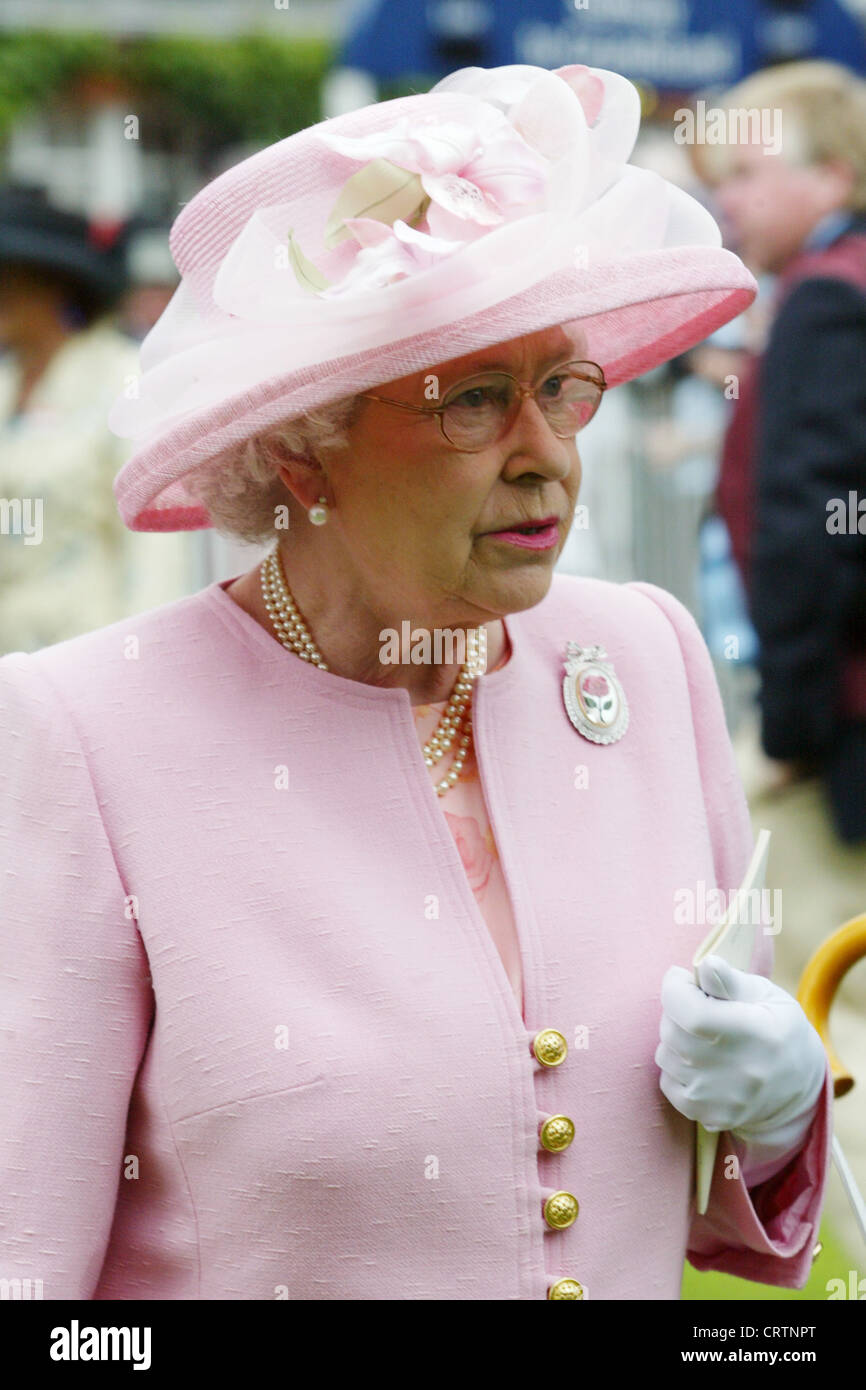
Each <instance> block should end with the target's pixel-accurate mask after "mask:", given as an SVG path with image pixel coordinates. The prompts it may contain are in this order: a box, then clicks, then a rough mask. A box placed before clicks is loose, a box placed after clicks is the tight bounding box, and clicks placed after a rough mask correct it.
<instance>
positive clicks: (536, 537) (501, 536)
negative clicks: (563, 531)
mask: <svg viewBox="0 0 866 1390" xmlns="http://www.w3.org/2000/svg"><path fill="white" fill-rule="evenodd" d="M487 537H488V539H489V540H494V541H505V542H506V543H507V544H508V545H521V546H523V548H524V549H525V550H551V549H552V548H553V546H555V545H556V543H557V541H558V540H559V523H558V522H557V521H548V522H546V523H545V524H543V525H541V526H538V527H535V528H533V529H532V530H530V529H529V528H528V527H522V528H521V530H519V531H488V532H487Z"/></svg>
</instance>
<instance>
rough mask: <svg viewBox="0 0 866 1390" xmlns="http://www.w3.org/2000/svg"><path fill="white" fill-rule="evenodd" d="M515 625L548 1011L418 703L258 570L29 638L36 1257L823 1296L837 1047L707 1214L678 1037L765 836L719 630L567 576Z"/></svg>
mask: <svg viewBox="0 0 866 1390" xmlns="http://www.w3.org/2000/svg"><path fill="white" fill-rule="evenodd" d="M507 626H508V630H509V635H510V638H511V643H512V647H513V652H512V657H511V660H510V661H509V662H508V663H507V665H506V666H504V667H503V668H502V669H500V670H498V671H495V672H491V673H489V674H487V675H485V676H483V677H482V678H481V679H480V681H479V683H478V686H477V690H476V704H475V715H474V726H475V731H476V746H477V752H478V761H479V768H480V775H481V778H482V781H483V787H484V792H485V797H486V801H487V804H488V809H489V813H490V821H491V825H492V828H493V831H494V834H495V837H496V841H497V844H498V846H499V850H500V856H501V860H502V865H503V870H504V874H505V878H506V882H507V885H508V890H509V893H510V896H511V900H512V903H513V907H514V913H515V922H516V926H517V931H518V935H519V940H520V950H521V961H522V971H523V979H524V989H525V995H524V997H525V1008H524V1016H521V1012H520V1009H519V1007H518V1005H517V1002H516V1000H515V996H514V993H513V991H512V988H511V986H510V984H509V981H508V977H507V975H506V972H505V969H504V967H503V965H502V962H501V959H500V957H499V955H498V952H497V950H496V948H495V945H494V943H493V941H492V939H491V936H490V933H489V932H488V930H487V928H486V926H485V923H484V920H483V918H482V916H481V914H480V911H479V909H478V906H477V904H476V902H475V900H474V898H473V894H472V892H471V889H470V886H469V883H468V880H467V878H466V875H465V872H464V870H463V867H462V864H461V862H460V858H459V855H458V853H457V849H456V847H455V844H454V841H453V839H452V837H451V835H450V834H449V831H448V827H447V824H446V822H445V819H444V816H443V811H442V805H441V802H440V801H439V800H438V799H437V797H436V795H435V793H434V790H433V786H432V783H431V780H430V777H429V773H428V770H427V769H426V768H425V766H424V764H423V760H422V759H421V755H420V751H419V746H418V742H417V738H416V734H415V728H414V721H413V717H412V710H411V706H410V704H409V699H408V695H407V693H406V692H405V691H404V690H402V689H398V688H390V689H386V688H379V687H372V686H368V685H364V684H361V683H358V682H354V681H349V680H345V679H343V678H341V677H339V676H335V675H333V674H332V673H329V672H323V671H320V670H318V669H317V668H315V667H313V666H310V665H308V664H306V663H303V662H300V661H298V659H297V658H296V657H295V656H294V655H293V654H292V653H290V652H287V651H286V650H285V649H284V648H283V647H282V646H281V645H280V644H279V643H278V642H276V641H275V640H274V639H272V638H271V637H270V636H269V635H268V634H267V633H266V632H265V631H264V630H263V629H262V628H260V627H259V626H258V624H256V623H255V622H254V621H253V619H252V618H250V617H249V616H248V615H247V614H246V613H244V612H243V611H242V610H241V609H239V608H238V607H237V605H236V604H235V603H234V602H233V600H232V599H231V598H230V597H229V596H228V595H227V594H226V593H225V591H224V589H223V588H222V587H221V586H220V585H218V584H213V585H211V586H210V587H208V588H206V589H204V590H202V591H201V592H200V593H198V594H195V595H194V596H192V597H190V598H185V599H182V600H181V601H179V602H175V603H170V604H168V605H166V606H164V607H162V608H158V609H155V610H152V611H150V612H148V613H146V614H143V615H141V616H140V617H138V618H136V619H133V620H128V621H124V622H121V623H117V624H114V625H112V626H110V627H106V628H102V629H100V630H98V631H95V632H92V633H89V634H86V635H85V636H81V637H77V638H75V639H74V640H71V641H68V642H63V643H60V644H58V645H56V646H53V647H48V648H45V649H43V650H42V651H39V652H37V653H34V654H31V655H24V654H20V653H19V654H12V655H9V656H7V657H5V658H4V659H3V660H2V661H0V768H2V769H3V777H4V782H5V786H4V789H3V794H2V817H0V885H2V895H3V896H2V909H0V949H2V991H3V1015H2V1031H0V1043H2V1061H0V1233H2V1244H0V1275H2V1276H4V1277H7V1278H8V1277H14V1276H18V1277H21V1278H30V1279H41V1280H42V1281H43V1290H44V1297H45V1298H47V1299H60V1298H69V1297H72V1298H83V1299H134V1298H144V1299H275V1298H276V1299H278V1298H292V1299H305V1300H314V1299H336V1300H346V1299H353V1300H366V1299H370V1300H372V1299H389V1300H390V1299H397V1300H402V1299H449V1300H462V1299H470V1300H474V1299H489V1300H499V1299H547V1298H551V1297H562V1296H568V1297H580V1296H581V1293H582V1295H583V1297H588V1298H593V1299H645V1298H649V1299H676V1298H677V1297H678V1296H679V1289H680V1280H681V1275H682V1265H683V1258H684V1256H687V1257H688V1259H689V1260H690V1261H691V1262H692V1264H693V1265H695V1266H697V1267H698V1268H699V1269H707V1268H715V1269H719V1270H726V1271H729V1272H731V1273H735V1274H740V1275H744V1276H745V1277H747V1278H749V1279H754V1280H759V1281H763V1282H767V1283H770V1284H777V1285H784V1286H787V1287H791V1288H797V1287H801V1286H802V1285H803V1284H804V1282H805V1280H806V1278H807V1275H808V1272H809V1268H810V1262H811V1256H812V1249H813V1246H814V1243H815V1240H816V1237H817V1226H818V1220H819V1215H820V1210H821V1204H822V1200H823V1193H824V1186H825V1182H826V1177H827V1171H828V1162H829V1147H830V1131H831V1104H832V1086H831V1081H830V1073H829V1068H828V1073H827V1080H826V1083H825V1089H824V1093H823V1096H822V1099H821V1103H820V1105H819V1106H818V1109H817V1112H816V1116H815V1119H814V1120H813V1123H812V1127H811V1129H810V1131H809V1134H808V1136H807V1138H806V1141H805V1143H804V1145H803V1147H802V1148H801V1150H800V1152H799V1153H798V1154H797V1155H795V1157H794V1158H793V1159H792V1160H791V1161H790V1162H789V1163H788V1164H787V1165H786V1166H785V1167H784V1168H783V1169H782V1170H781V1171H780V1172H779V1173H778V1174H777V1175H776V1176H775V1177H772V1178H770V1179H768V1180H767V1181H766V1182H764V1183H763V1184H762V1185H760V1186H757V1187H753V1188H751V1189H748V1188H747V1187H746V1185H745V1182H744V1180H743V1178H742V1177H740V1178H736V1177H734V1178H730V1177H726V1176H725V1158H726V1155H728V1154H729V1153H731V1152H732V1151H733V1149H732V1142H733V1141H732V1140H731V1138H730V1136H728V1135H723V1136H722V1138H721V1142H720V1144H719V1152H718V1158H717V1164H716V1170H715V1174H714V1178H713V1188H712V1194H711V1202H710V1207H709V1210H708V1212H707V1214H706V1216H704V1217H698V1216H697V1215H696V1213H695V1209H694V1203H693V1198H692V1190H693V1145H694V1126H693V1125H692V1124H691V1123H690V1122H689V1121H688V1120H687V1119H685V1118H684V1117H683V1116H681V1115H680V1114H679V1113H678V1112H677V1111H676V1110H674V1109H673V1107H672V1106H671V1105H670V1104H669V1103H668V1101H667V1100H666V1098H665V1097H664V1095H663V1094H662V1093H661V1091H660V1089H659V1085H658V1079H659V1072H658V1068H657V1067H656V1065H655V1063H654V1059H653V1054H654V1052H655V1048H656V1045H657V1042H658V1029H659V1020H660V1015H661V1006H660V985H661V980H662V976H663V974H664V972H665V970H666V969H667V967H668V966H669V965H670V964H672V963H680V964H688V963H689V961H690V958H691V955H692V952H693V950H694V948H695V946H696V944H697V943H698V942H699V941H700V940H701V939H702V937H703V936H704V935H705V932H706V924H705V923H702V922H696V923H695V924H694V925H689V926H684V925H682V924H681V923H679V924H678V921H676V920H675V915H676V916H677V918H679V917H681V916H682V913H677V914H675V912H674V903H675V895H676V894H677V892H678V890H681V889H684V888H690V887H691V888H694V889H695V890H696V894H697V891H698V885H699V884H701V883H703V884H704V886H705V887H706V888H707V889H709V888H712V887H714V886H719V887H721V888H723V889H725V890H727V889H728V888H730V887H732V886H733V885H735V884H736V883H737V882H738V881H739V879H740V877H741V875H742V872H743V870H744V867H745V865H746V862H747V859H748V854H749V850H750V848H751V832H750V828H749V821H748V816H747V810H746V806H745V802H744V798H743V793H742V790H741V787H740V784H739V781H738V778H737V775H736V771H735V767H734V763H733V758H732V753H731V749H730V744H729V741H728V737H727V734H726V730H725V724H724V719H723V714H722V709H721V704H720V700H719V695H718V690H717V687H716V684H715V680H714V677H713V672H712V666H711V663H710V660H709V657H708V654H707V651H706V648H705V646H704V644H703V642H702V639H701V637H700V635H699V633H698V630H697V628H696V626H695V624H694V622H693V620H692V619H691V617H690V616H689V615H688V614H687V612H686V610H685V609H684V608H683V607H682V606H681V605H679V604H678V603H677V602H676V601H675V600H674V599H673V598H671V596H670V595H668V594H666V593H664V592H663V591H661V590H659V589H656V588H654V587H653V586H650V585H647V584H630V585H613V584H608V583H602V582H599V581H595V580H578V579H573V578H570V577H566V576H562V575H556V576H555V577H554V580H553V584H552V587H551V590H550V592H549V594H548V595H547V597H546V598H545V600H544V601H543V602H542V603H541V604H539V605H538V606H537V607H535V608H533V609H531V610H529V611H526V612H524V613H520V614H516V615H514V616H512V617H509V618H508V619H507ZM570 639H574V640H578V641H580V642H583V643H586V642H599V643H601V644H603V645H604V647H605V648H606V649H607V652H608V654H609V656H610V658H611V659H612V661H613V663H614V667H615V670H616V672H617V674H618V676H619V678H620V680H621V682H622V684H623V687H624V689H625V691H626V694H627V697H628V700H629V703H630V709H631V722H630V725H629V728H628V730H627V732H626V734H625V736H624V737H623V738H622V739H621V740H620V741H619V742H618V743H616V744H611V745H607V746H605V745H597V744H593V743H590V742H587V741H585V740H584V739H583V738H581V737H580V735H579V734H578V733H577V732H576V730H575V729H574V728H573V726H572V725H571V723H570V722H569V719H568V717H567V715H566V712H565V709H564V706H563V701H562V694H561V687H562V674H563V667H562V657H563V652H564V648H565V644H566V642H567V641H568V640H570ZM578 767H580V768H583V769H585V772H584V773H582V774H581V776H580V777H578V776H576V769H577V768H578ZM771 947H772V938H771V937H770V936H767V935H763V936H761V937H760V939H759V945H758V949H757V953H756V957H755V959H754V961H753V964H752V968H753V969H754V970H757V971H760V972H763V973H765V974H766V973H769V971H770V968H771ZM544 1029H556V1030H558V1031H559V1032H561V1033H562V1034H563V1035H564V1036H565V1038H566V1040H567V1041H568V1043H569V1051H568V1054H567V1056H566V1058H565V1060H564V1061H563V1062H562V1063H561V1064H560V1065H558V1066H549V1065H548V1066H545V1065H542V1063H541V1061H540V1060H539V1057H538V1056H537V1055H536V1052H535V1050H534V1039H535V1037H536V1035H537V1034H538V1033H539V1031H540V1030H544ZM558 1114H564V1115H567V1116H569V1117H571V1119H572V1120H573V1121H574V1125H575V1129H576V1132H575V1137H574V1139H573V1141H572V1143H571V1144H570V1145H569V1146H568V1147H567V1148H566V1149H564V1150H563V1151H562V1152H558V1153H551V1152H548V1151H547V1149H546V1148H544V1147H543V1146H542V1144H541V1141H540V1134H541V1127H542V1125H543V1124H544V1122H545V1120H546V1119H548V1118H549V1117H550V1116H552V1115H558ZM557 1191H566V1192H569V1193H572V1194H573V1195H574V1196H575V1197H576V1198H577V1200H578V1203H579V1212H578V1216H577V1219H576V1221H574V1223H573V1224H572V1225H571V1226H568V1227H567V1228H566V1229H561V1230H557V1229H553V1228H552V1227H551V1226H550V1225H548V1223H547V1220H546V1218H545V1215H544V1204H545V1199H546V1198H547V1197H548V1196H550V1195H552V1194H553V1193H555V1192H557ZM563 1280H566V1281H573V1282H571V1283H562V1282H561V1281H563Z"/></svg>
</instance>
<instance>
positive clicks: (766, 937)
mask: <svg viewBox="0 0 866 1390" xmlns="http://www.w3.org/2000/svg"><path fill="white" fill-rule="evenodd" d="M630 587H631V588H635V589H639V590H640V591H641V592H642V593H644V594H646V595H647V596H648V597H649V598H652V599H654V600H655V602H656V603H657V604H658V606H659V607H660V608H661V609H662V610H663V611H664V612H665V613H666V614H667V616H668V618H669V619H670V621H671V623H672V624H673V626H674V629H675V631H676V633H677V637H678V639H679V643H680V650H681V651H682V654H683V662H684V665H685V669H686V674H687V678H688V683H689V694H690V698H691V706H692V723H693V728H694V733H695V742H696V747H697V755H698V761H699V766H700V776H701V783H702V786H703V793H704V805H705V808H706V816H707V825H708V829H709V834H710V837H711V840H712V845H713V859H714V864H715V874H716V886H717V887H719V888H722V889H723V890H724V892H725V894H727V893H728V892H729V890H730V889H731V888H735V887H736V886H737V885H738V884H739V882H740V880H741V879H742V877H743V874H744V873H745V870H746V867H747V865H748V861H749V858H750V856H751V851H752V845H753V833H752V829H751V825H750V820H749V811H748V806H747V804H746V798H745V795H744V793H743V788H742V783H741V782H740V778H739V774H738V772H737V767H736V762H735V759H734V754H733V750H732V748H731V741H730V738H729V736H728V731H727V726H726V723H725V716H724V710H723V708H722V702H721V697H720V695H719V688H718V684H717V682H716V678H715V672H714V671H713V665H712V660H711V658H710V654H709V652H708V650H707V647H706V644H705V643H704V640H703V638H702V636H701V634H700V632H699V630H698V627H697V624H696V623H695V621H694V619H693V618H692V616H691V614H690V613H689V612H688V610H687V609H686V608H685V607H684V606H683V605H682V604H681V603H680V602H679V601H678V600H677V599H675V598H673V596H672V595H671V594H668V593H666V592H665V591H664V590H662V589H659V588H657V587H656V586H655V585H653V584H643V583H640V584H633V585H630ZM772 943H773V938H772V935H770V934H769V933H763V932H759V933H757V938H756V944H755V950H754V954H753V956H752V961H751V964H750V969H751V971H752V973H754V974H760V975H764V976H766V977H767V978H768V979H769V978H771V976H772V968H773V944H772ZM832 1105H833V1081H832V1074H831V1071H830V1064H829V1061H828V1063H827V1070H826V1075H825V1078H824V1089H823V1091H822V1093H821V1097H820V1099H819V1101H818V1104H817V1107H816V1110H815V1115H814V1118H813V1120H812V1123H811V1126H810V1128H809V1130H808V1131H807V1133H806V1136H805V1138H804V1140H803V1142H802V1144H801V1146H800V1148H799V1150H798V1151H797V1152H796V1154H795V1155H794V1156H793V1157H792V1158H791V1159H790V1160H789V1161H788V1162H786V1163H785V1165H784V1166H783V1167H782V1168H781V1169H780V1170H779V1171H778V1172H776V1173H775V1174H773V1175H772V1176H770V1177H768V1178H767V1179H766V1180H765V1181H763V1182H761V1183H760V1184H758V1185H756V1186H754V1187H751V1188H748V1187H747V1186H746V1182H745V1181H744V1179H743V1178H742V1176H740V1175H739V1174H740V1173H741V1172H742V1168H741V1160H742V1158H743V1155H744V1145H742V1144H741V1143H738V1141H736V1140H735V1139H734V1138H733V1136H732V1135H731V1134H729V1133H727V1132H724V1133H722V1134H721V1135H720V1136H719V1146H718V1150H717V1153H716V1165H715V1169H714V1171H713V1179H712V1186H711V1188H710V1200H709V1204H708V1207H707V1210H706V1212H705V1214H704V1215H703V1216H699V1215H698V1213H697V1209H696V1205H695V1198H694V1193H693V1194H692V1198H691V1221H690V1229H689V1236H688V1241H687V1246H686V1252H685V1253H686V1258H687V1259H688V1261H689V1263H690V1264H692V1265H694V1267H695V1269H717V1270H720V1271H722V1272H723V1273H725V1274H736V1275H739V1276H740V1278H742V1279H751V1280H753V1281H755V1282H756V1283H761V1284H775V1285H779V1286H781V1287H784V1288H794V1289H799V1288H802V1287H803V1285H804V1284H805V1283H806V1281H807V1279H808V1277H809V1272H810V1270H811V1266H812V1254H813V1250H814V1246H815V1244H816V1241H817V1239H818V1228H819V1225H820V1219H821V1209H822V1206H823V1202H824V1193H825V1188H826V1183H827V1176H828V1173H829V1167H830V1145H831V1140H832ZM731 1155H734V1156H735V1157H736V1158H737V1160H738V1161H737V1164H731V1163H730V1162H729V1159H730V1156H731ZM727 1173H731V1174H733V1175H734V1176H727Z"/></svg>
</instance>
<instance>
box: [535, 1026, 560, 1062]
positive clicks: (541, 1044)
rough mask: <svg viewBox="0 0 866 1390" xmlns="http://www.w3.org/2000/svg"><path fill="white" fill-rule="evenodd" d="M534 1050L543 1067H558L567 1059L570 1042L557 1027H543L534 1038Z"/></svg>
mask: <svg viewBox="0 0 866 1390" xmlns="http://www.w3.org/2000/svg"><path fill="white" fill-rule="evenodd" d="M532 1050H533V1052H534V1053H535V1058H536V1061H538V1062H540V1063H541V1065H542V1066H543V1067H558V1066H559V1064H560V1062H564V1061H565V1056H566V1053H567V1052H568V1043H567V1042H566V1041H565V1038H564V1037H563V1036H562V1034H561V1033H558V1032H557V1030H556V1029H555V1028H542V1030H541V1032H540V1033H536V1035H535V1037H534V1038H533V1040H532Z"/></svg>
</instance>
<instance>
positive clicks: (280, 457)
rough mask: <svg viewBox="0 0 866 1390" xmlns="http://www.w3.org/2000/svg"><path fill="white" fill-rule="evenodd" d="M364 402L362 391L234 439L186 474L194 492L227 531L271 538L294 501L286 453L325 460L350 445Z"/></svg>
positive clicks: (262, 540)
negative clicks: (284, 471) (281, 511)
mask: <svg viewBox="0 0 866 1390" xmlns="http://www.w3.org/2000/svg"><path fill="white" fill-rule="evenodd" d="M360 406H361V397H360V396H344V397H343V398H342V399H340V400H337V401H334V402H333V403H331V404H328V405H324V406H320V407H319V408H318V409H316V410H313V411H310V412H308V413H307V414H306V415H301V416H298V417H296V418H295V419H292V420H284V421H282V422H281V423H280V424H278V425H276V426H273V427H271V428H270V429H268V430H266V431H263V432H262V433H261V434H257V435H254V436H253V437H252V438H251V439H247V440H244V441H243V442H242V443H240V444H233V445H232V446H231V448H229V449H226V450H224V451H223V452H222V453H221V454H218V455H216V457H214V458H212V459H209V460H208V462H207V463H206V464H201V465H200V466H199V467H198V468H195V469H193V470H192V472H190V473H189V474H188V475H187V477H186V478H185V479H184V486H185V488H186V490H187V491H188V492H189V494H190V495H191V496H192V497H194V498H195V499H196V500H197V501H199V502H201V503H203V505H204V506H205V507H206V508H207V510H208V513H209V515H210V518H211V520H212V522H213V526H214V530H215V531H218V532H220V533H221V534H222V535H228V536H232V537H235V538H236V539H238V540H242V541H249V542H250V543H252V544H258V543H267V542H268V541H270V540H272V539H273V537H274V528H275V520H276V517H277V515H278V512H277V509H278V508H284V507H286V506H290V505H294V503H293V501H292V498H291V495H290V493H289V491H288V489H287V488H286V486H285V484H284V483H283V480H282V479H281V477H280V476H279V473H278V472H277V469H278V467H279V465H280V464H281V463H284V462H285V459H286V455H287V454H297V455H299V456H300V457H302V458H311V457H312V458H315V459H318V460H320V459H321V455H322V454H323V453H325V452H329V451H331V450H333V449H346V448H348V445H349V440H348V437H347V434H346V431H347V430H348V428H349V426H350V425H351V424H352V422H353V421H354V419H355V418H356V416H357V414H358V412H359V410H360Z"/></svg>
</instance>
